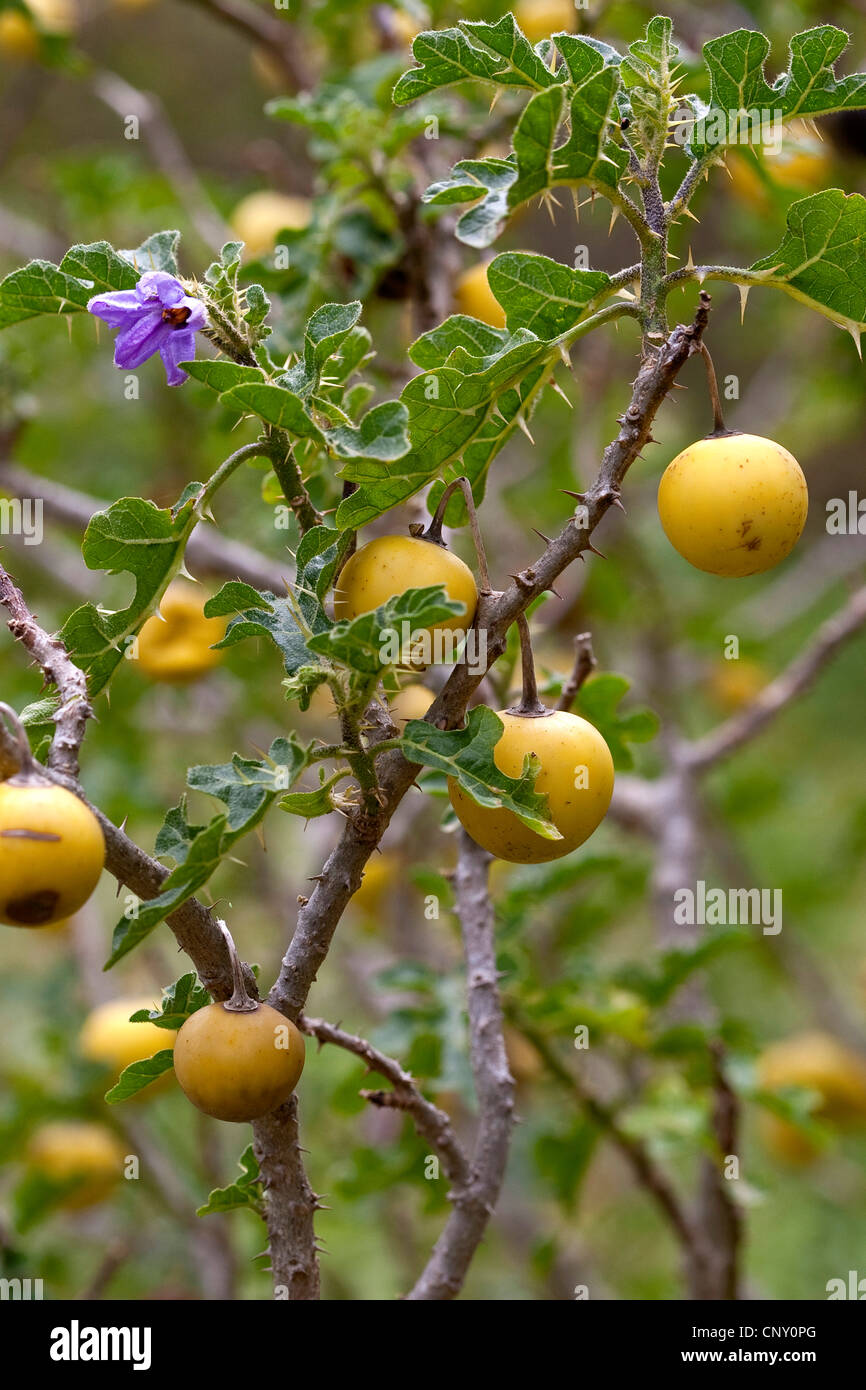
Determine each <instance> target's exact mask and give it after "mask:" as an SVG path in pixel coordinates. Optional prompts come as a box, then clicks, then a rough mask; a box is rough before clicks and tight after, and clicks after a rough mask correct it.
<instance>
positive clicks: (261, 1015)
mask: <svg viewBox="0 0 866 1390" xmlns="http://www.w3.org/2000/svg"><path fill="white" fill-rule="evenodd" d="M304 1055H305V1054H304V1039H303V1037H302V1036H301V1034H300V1033H299V1031H298V1029H297V1028H296V1027H295V1025H294V1024H293V1023H290V1022H289V1020H288V1019H287V1018H284V1017H283V1015H282V1014H281V1013H277V1010H276V1009H272V1008H271V1007H270V1005H269V1004H258V1005H257V1006H256V1008H255V1009H253V1010H251V1011H249V1012H240V1011H236V1010H232V1009H227V1008H226V1006H225V1004H208V1005H207V1006H206V1008H204V1009H199V1010H198V1012H197V1013H194V1014H191V1015H190V1017H189V1018H188V1019H187V1020H186V1022H185V1023H184V1025H183V1027H182V1028H181V1030H180V1032H179V1033H178V1035H177V1040H176V1042H175V1045H174V1070H175V1075H176V1076H177V1079H178V1081H179V1082H180V1085H181V1089H182V1090H183V1092H184V1094H185V1095H186V1097H187V1099H188V1100H190V1101H192V1103H193V1105H195V1106H197V1107H198V1109H199V1110H203V1111H204V1113H205V1114H206V1115H213V1117H214V1118H215V1119H217V1120H234V1121H235V1122H237V1123H240V1122H242V1121H244V1120H256V1119H258V1118H259V1117H260V1116H262V1115H266V1114H267V1113H268V1111H269V1110H273V1109H274V1108H275V1106H277V1105H280V1104H281V1103H282V1102H283V1101H284V1100H288V1098H289V1096H290V1095H291V1093H292V1091H293V1090H294V1089H295V1086H296V1085H297V1083H298V1078H299V1077H300V1075H301V1072H302V1071H303V1069H304Z"/></svg>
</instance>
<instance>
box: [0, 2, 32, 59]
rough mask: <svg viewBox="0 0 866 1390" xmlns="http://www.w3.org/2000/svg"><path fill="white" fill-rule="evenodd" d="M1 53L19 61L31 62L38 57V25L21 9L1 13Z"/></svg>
mask: <svg viewBox="0 0 866 1390" xmlns="http://www.w3.org/2000/svg"><path fill="white" fill-rule="evenodd" d="M0 53H2V54H3V55H4V56H5V57H6V58H11V59H12V60H13V61H15V62H19V63H30V62H32V61H33V59H34V58H36V57H38V54H39V35H38V33H37V31H36V25H35V24H34V23H33V20H32V19H29V18H28V17H27V15H26V14H22V13H21V11H20V10H3V11H2V13H0Z"/></svg>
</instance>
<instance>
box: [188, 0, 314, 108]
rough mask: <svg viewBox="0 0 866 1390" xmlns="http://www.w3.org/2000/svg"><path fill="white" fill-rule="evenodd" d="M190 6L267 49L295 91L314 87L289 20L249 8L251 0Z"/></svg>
mask: <svg viewBox="0 0 866 1390" xmlns="http://www.w3.org/2000/svg"><path fill="white" fill-rule="evenodd" d="M189 3H190V4H193V5H197V6H198V8H199V9H201V10H206V11H207V12H208V13H209V14H211V15H212V16H213V18H214V19H219V20H222V21H223V23H225V24H228V25H229V26H230V27H231V28H232V29H235V30H236V31H237V32H238V33H240V34H243V35H245V37H246V38H248V39H250V40H251V41H252V42H253V43H254V44H256V45H257V46H258V47H261V48H264V49H266V50H267V52H268V56H269V57H272V58H274V59H275V60H276V62H277V63H278V64H279V66H280V68H281V69H282V71H283V73H284V74H285V77H286V80H287V82H288V84H289V86H290V87H291V88H292V90H293V91H296V92H302V91H304V90H305V89H306V88H308V87H310V86H312V85H313V82H314V81H315V72H314V70H313V69H312V68H311V65H310V63H309V55H308V54H305V55H304V56H303V57H302V56H301V54H300V53H299V52H298V50H297V47H296V44H295V36H294V30H293V29H292V27H291V25H289V24H287V23H286V22H285V20H282V19H278V18H277V17H276V15H270V14H268V12H267V11H266V10H265V9H264V8H263V7H260V6H258V5H254V4H248V3H247V0H189Z"/></svg>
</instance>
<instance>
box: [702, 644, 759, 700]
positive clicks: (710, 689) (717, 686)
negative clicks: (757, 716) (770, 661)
mask: <svg viewBox="0 0 866 1390" xmlns="http://www.w3.org/2000/svg"><path fill="white" fill-rule="evenodd" d="M769 679H770V677H769V675H768V674H767V671H766V670H765V668H764V667H763V666H762V665H761V664H760V662H758V661H751V660H750V659H749V657H747V656H741V657H738V658H735V659H732V660H730V661H728V660H722V661H719V662H718V663H717V664H716V665H715V666H714V667H713V669H712V671H711V672H710V675H709V678H708V680H707V694H708V695H709V696H710V698H711V699H712V700H714V701H715V703H716V704H717V705H719V706H720V707H721V708H722V709H723V710H727V711H728V712H730V713H733V711H734V710H738V709H742V707H743V705H749V704H751V703H752V701H753V700H754V699H755V698H756V697H757V696H758V695H759V694H760V693H761V691H762V690H763V688H764V686H765V685H767V684H768V682H769Z"/></svg>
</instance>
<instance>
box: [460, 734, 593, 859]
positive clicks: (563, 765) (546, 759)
mask: <svg viewBox="0 0 866 1390" xmlns="http://www.w3.org/2000/svg"><path fill="white" fill-rule="evenodd" d="M499 718H500V719H501V720H502V722H503V724H504V725H505V730H504V732H503V735H502V737H501V739H500V740H499V742H498V743H497V744H496V747H495V749H494V751H493V760H494V762H495V763H496V766H497V767H498V768H499V770H500V772H504V773H506V774H507V775H508V776H509V777H519V776H520V774H521V772H522V771H523V761H524V758H525V757H526V755H527V754H528V753H535V754H536V755H537V757H538V759H539V762H540V763H541V770H540V772H539V774H538V780H537V781H536V783H535V788H536V791H538V792H540V793H543V794H544V795H546V796H547V798H548V803H549V807H550V819H551V820H552V822H553V824H554V825H555V826H556V828H557V830H558V831H559V832H560V833H561V835H562V839H561V840H546V839H545V838H544V837H543V836H542V835H539V834H538V833H537V832H536V831H534V830H530V829H529V828H528V827H527V826H525V825H523V824H522V822H521V821H519V820H518V819H517V817H516V816H515V815H514V813H513V812H512V811H506V810H503V809H501V808H491V807H487V806H479V805H478V803H477V802H475V801H473V800H472V799H471V797H469V796H467V794H466V793H465V792H464V791H462V790H461V789H460V787H459V786H458V784H457V783H456V782H455V781H454V780H453V779H452V778H449V780H448V788H449V794H450V797H451V805H452V806H453V807H454V810H455V812H456V813H457V817H458V819H459V820H460V823H461V825H462V826H463V827H464V829H465V830H467V831H468V832H469V834H470V835H471V836H472V839H473V840H475V841H476V843H477V844H479V845H481V846H482V847H483V848H484V849H486V850H489V851H490V853H491V854H495V855H496V856H497V857H498V858H499V859H508V860H510V861H511V863H513V864H544V863H547V862H548V861H549V860H551V859H561V858H562V857H563V855H565V854H570V853H571V851H572V850H573V849H577V847H578V845H582V844H583V842H584V841H585V840H588V839H589V837H590V835H591V834H592V833H593V831H594V830H596V829H597V828H598V826H599V825H600V824H601V822H602V820H603V819H604V816H605V814H606V812H607V808H608V806H609V805H610V799H611V796H612V795H613V758H612V757H611V755H610V749H609V748H608V746H607V744H606V743H605V741H604V739H603V738H602V736H601V734H600V733H599V732H598V729H596V728H594V726H593V725H592V724H589V723H588V722H587V721H586V720H585V719H581V718H580V716H579V715H577V714H567V713H566V712H565V711H563V710H556V711H554V712H553V713H552V714H549V715H546V716H544V717H543V718H540V719H531V718H527V717H526V716H525V715H518V714H509V713H508V712H507V711H502V710H501V711H500V712H499Z"/></svg>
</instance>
